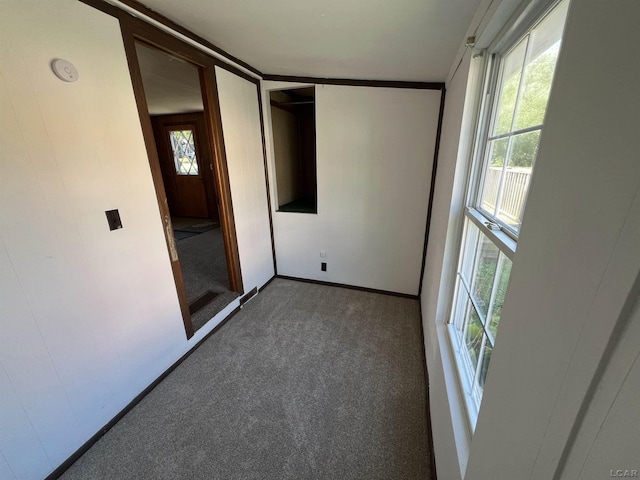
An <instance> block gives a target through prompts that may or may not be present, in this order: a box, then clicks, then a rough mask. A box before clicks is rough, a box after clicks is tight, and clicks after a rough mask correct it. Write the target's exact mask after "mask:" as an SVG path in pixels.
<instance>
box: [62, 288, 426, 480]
mask: <svg viewBox="0 0 640 480" xmlns="http://www.w3.org/2000/svg"><path fill="white" fill-rule="evenodd" d="M423 361H424V360H423V351H422V345H421V334H420V316H419V311H418V302H417V301H416V300H411V299H404V298H397V297H391V296H386V295H380V294H374V293H368V292H360V291H354V290H347V289H342V288H336V287H328V286H321V285H313V284H308V283H301V282H295V281H291V280H284V279H276V280H274V281H273V282H272V283H271V284H270V285H269V286H268V287H267V288H266V289H265V290H264V291H263V292H261V293H260V294H259V295H258V296H256V297H255V298H254V299H252V300H251V301H250V302H248V303H247V304H246V305H245V306H244V308H243V309H242V311H241V312H240V313H238V314H237V315H236V316H235V317H233V318H232V319H231V320H230V321H229V322H228V323H227V324H226V325H225V326H223V327H222V328H221V329H220V330H219V331H218V332H216V333H215V334H214V335H212V336H211V337H210V338H209V339H207V340H206V341H205V342H204V343H203V344H202V345H201V346H200V347H199V348H198V349H197V350H196V351H195V352H194V353H193V354H192V355H191V356H190V357H189V358H187V359H186V360H185V361H184V362H183V363H182V364H181V365H180V366H179V367H178V368H177V369H176V370H175V371H174V372H173V373H171V374H170V375H169V376H168V377H167V378H166V379H165V380H164V381H163V382H162V383H160V384H159V385H158V386H157V387H156V388H155V389H154V390H153V391H152V392H151V393H150V394H149V395H147V396H146V397H145V398H144V399H143V400H142V401H141V402H140V403H139V404H138V405H137V406H136V407H135V408H134V409H132V410H131V411H130V412H129V413H128V414H127V415H126V416H125V417H124V418H123V419H122V420H121V421H120V422H119V423H118V424H117V425H116V426H115V427H114V428H112V429H111V430H110V431H109V432H107V434H106V435H105V436H104V437H102V439H101V440H99V441H98V442H97V443H96V444H95V445H94V446H93V447H92V448H91V449H90V450H89V451H88V452H87V453H86V454H85V455H84V456H83V457H82V458H80V459H79V460H78V461H77V462H76V463H75V464H74V465H72V466H71V468H70V469H69V470H67V472H66V473H65V474H64V475H63V476H62V478H63V479H66V480H72V479H82V480H86V479H154V480H155V479H225V480H234V479H238V480H239V479H256V480H258V479H260V480H269V479H274V480H275V479H323V480H325V479H354V480H356V479H363V480H364V479H366V480H372V479H384V480H391V479H427V480H429V479H431V478H432V477H431V476H430V469H429V465H430V455H431V453H430V451H429V441H428V435H429V433H428V431H427V419H426V404H425V402H426V399H425V388H426V387H425V378H424V370H423Z"/></svg>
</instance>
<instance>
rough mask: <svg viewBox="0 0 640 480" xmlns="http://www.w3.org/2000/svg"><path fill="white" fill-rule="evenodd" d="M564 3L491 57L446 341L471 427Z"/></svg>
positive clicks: (508, 269) (497, 321)
mask: <svg viewBox="0 0 640 480" xmlns="http://www.w3.org/2000/svg"><path fill="white" fill-rule="evenodd" d="M567 3H568V2H567V1H566V0H565V1H564V2H561V3H559V4H557V5H556V6H555V7H554V8H553V9H551V10H550V11H549V12H547V13H546V14H545V15H544V16H543V17H542V18H541V19H540V20H539V21H538V22H537V23H536V24H534V25H533V27H531V28H530V29H529V30H528V31H527V32H526V34H525V35H522V36H520V37H518V39H517V40H516V41H515V42H513V43H512V44H511V45H510V47H509V48H507V49H506V50H503V51H502V52H498V51H496V52H492V55H491V60H490V61H489V64H488V70H487V75H486V80H485V88H484V91H485V92H487V94H486V95H484V100H483V101H484V102H485V104H484V105H483V108H482V110H481V111H482V112H484V113H483V115H482V117H483V118H482V119H481V121H480V125H482V126H483V127H479V129H480V130H479V134H478V139H479V140H478V142H477V146H476V151H475V152H474V159H473V165H472V172H473V173H472V178H471V181H470V188H469V194H468V196H467V209H466V212H465V219H464V228H463V234H462V242H461V248H460V254H459V261H458V271H457V277H456V286H455V290H454V298H453V305H452V313H451V319H450V325H449V332H450V338H451V342H452V345H453V349H454V352H455V356H456V364H457V367H458V373H459V377H460V382H461V386H462V389H463V392H464V396H465V401H466V405H467V411H468V413H469V419H470V423H471V425H472V428H475V420H476V417H477V414H478V410H479V407H480V402H481V400H482V393H483V390H484V383H485V380H486V376H487V371H488V368H489V365H490V362H491V354H492V352H493V347H494V342H495V338H496V335H497V333H498V327H499V324H500V317H501V313H502V305H503V303H504V299H505V295H506V292H507V286H508V283H509V276H510V273H511V261H512V259H513V254H514V252H515V249H516V246H517V240H518V234H519V232H520V226H521V225H522V215H523V212H524V209H525V206H526V201H527V194H528V190H529V184H530V179H531V174H532V172H533V169H534V167H535V160H536V155H537V151H538V143H539V141H540V134H541V132H542V130H543V121H544V116H545V111H546V107H547V103H548V99H549V93H550V90H551V83H552V80H553V74H554V70H555V65H556V60H557V58H558V52H559V50H560V41H561V36H562V29H563V26H564V19H565V16H566V8H567Z"/></svg>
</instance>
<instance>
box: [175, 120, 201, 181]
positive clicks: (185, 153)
mask: <svg viewBox="0 0 640 480" xmlns="http://www.w3.org/2000/svg"><path fill="white" fill-rule="evenodd" d="M169 140H170V143H171V151H172V153H173V161H174V164H175V167H176V173H177V174H178V175H198V160H197V158H196V147H195V143H194V141H193V130H171V131H170V132H169Z"/></svg>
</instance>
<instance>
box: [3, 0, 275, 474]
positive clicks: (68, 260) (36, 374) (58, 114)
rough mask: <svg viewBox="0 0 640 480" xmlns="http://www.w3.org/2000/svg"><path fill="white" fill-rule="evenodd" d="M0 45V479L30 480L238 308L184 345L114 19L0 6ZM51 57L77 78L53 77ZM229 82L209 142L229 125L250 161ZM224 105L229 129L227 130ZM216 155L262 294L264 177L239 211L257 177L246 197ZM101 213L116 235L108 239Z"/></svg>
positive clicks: (75, 6) (257, 140)
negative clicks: (114, 223)
mask: <svg viewBox="0 0 640 480" xmlns="http://www.w3.org/2000/svg"><path fill="white" fill-rule="evenodd" d="M69 19H73V21H71V22H70V21H69ZM60 25H64V26H65V28H60ZM0 44H2V45H3V48H2V49H0V478H2V479H5V478H7V479H12V478H17V479H21V480H22V479H40V478H43V477H45V476H46V475H47V474H49V473H50V472H51V471H53V470H54V469H55V468H56V467H57V466H58V465H60V464H61V463H62V462H63V461H64V460H66V459H67V458H68V457H69V456H70V455H71V454H72V453H73V452H74V451H75V450H76V449H78V448H79V447H80V446H81V445H82V444H83V443H84V442H86V441H87V440H88V439H89V438H90V437H91V436H92V435H94V434H95V433H96V432H97V431H98V430H99V429H100V428H102V427H103V426H104V425H105V424H106V423H107V422H108V421H109V420H110V419H111V418H113V416H114V415H116V414H117V413H118V412H119V411H120V410H121V409H122V408H123V407H124V406H126V405H127V404H128V403H129V402H130V401H131V400H132V399H133V398H134V397H135V396H136V395H138V394H139V393H140V392H141V391H142V390H143V389H144V388H146V387H147V386H148V385H149V384H150V383H151V382H153V381H154V380H155V379H156V378H157V377H158V375H160V374H161V373H162V372H163V371H164V370H166V369H167V368H168V367H169V366H170V365H171V364H172V363H174V362H175V361H176V360H177V359H178V358H179V357H180V356H181V355H182V354H184V353H185V352H186V351H187V350H188V349H189V348H191V347H192V346H193V345H194V344H195V343H196V342H198V341H199V340H200V339H201V338H202V337H203V336H204V335H206V334H207V333H208V332H210V331H211V329H213V328H214V327H215V326H216V325H217V324H218V323H219V322H220V321H221V320H222V319H223V318H225V317H226V316H227V315H228V314H229V313H230V312H231V311H232V310H233V309H234V308H235V307H236V306H237V305H238V300H235V301H234V302H232V303H231V304H229V305H228V306H227V307H226V308H225V309H224V310H223V311H222V312H220V313H219V314H218V315H216V317H215V318H214V319H212V320H211V321H210V322H208V323H207V325H205V326H204V327H203V328H201V329H200V330H198V332H196V334H195V335H194V336H193V337H192V338H191V339H190V340H189V341H187V340H186V335H185V331H184V326H183V323H182V317H181V314H180V308H179V304H178V298H177V294H176V289H175V285H174V281H173V276H172V272H171V266H170V263H169V258H168V252H167V247H166V244H165V240H164V234H163V228H162V223H161V219H160V215H159V212H158V206H157V202H156V197H155V192H154V187H153V182H152V178H151V174H150V170H149V162H148V159H147V154H146V150H145V145H144V141H143V137H142V132H141V128H140V121H139V117H138V112H137V109H136V104H135V99H134V96H133V90H132V87H131V79H130V76H129V71H128V67H127V61H126V58H125V53H124V48H123V45H122V37H121V33H120V29H119V25H118V22H117V20H116V19H114V18H112V17H110V16H108V15H106V14H103V13H101V12H99V11H97V10H95V9H93V8H91V7H89V6H87V5H84V4H82V3H80V2H78V1H76V0H60V1H58V2H55V3H54V2H49V1H46V0H40V1H38V0H30V1H29V2H23V1H19V0H15V1H13V0H12V1H4V2H3V3H2V15H1V16H0ZM54 58H65V59H67V60H69V61H71V62H73V63H74V65H75V66H76V67H77V68H78V71H79V74H80V77H79V80H78V81H77V82H75V83H64V82H62V81H60V80H59V79H57V78H56V77H55V76H54V74H53V73H52V72H51V70H50V67H49V64H50V62H51V60H52V59H54ZM220 77H221V78H225V77H224V75H220ZM227 80H229V79H227ZM234 82H235V80H234V79H231V80H230V81H228V82H227V83H224V84H222V83H221V85H220V87H221V92H220V94H221V97H222V98H223V99H224V100H225V101H226V102H227V103H225V105H227V108H224V107H223V112H224V113H223V114H226V117H225V118H224V119H223V120H224V123H225V128H226V132H225V133H228V132H233V130H234V128H236V127H235V126H234V124H233V123H231V122H235V121H236V120H237V121H238V122H244V123H242V124H241V125H242V126H243V127H242V128H245V131H244V134H245V135H246V138H245V141H246V142H247V143H248V144H249V145H251V149H252V150H251V152H254V151H256V147H255V146H256V145H260V144H261V137H260V130H259V124H258V128H257V129H256V126H255V121H256V119H257V118H258V116H257V111H258V103H257V96H256V87H255V86H252V88H253V97H251V96H250V95H249V96H247V95H245V93H246V92H245V90H243V89H244V86H242V87H240V88H239V89H238V86H237V85H236V84H235V83H234ZM238 99H240V101H241V102H243V101H244V102H245V104H242V103H240V104H241V105H243V109H244V110H243V112H241V115H244V116H242V117H241V118H239V119H234V118H231V120H230V119H229V115H228V110H229V109H228V105H229V102H231V103H232V105H234V103H233V102H236V103H237V101H238ZM251 101H252V102H253V103H251ZM245 116H246V118H247V120H246V121H245V120H244V119H245ZM246 125H250V127H246ZM229 141H230V143H232V139H230V140H229ZM259 150H260V152H259V156H260V158H261V157H262V152H261V147H260V148H259ZM228 152H230V158H231V159H232V162H231V166H230V170H231V171H230V175H231V182H232V189H234V195H235V196H234V205H237V208H236V210H235V214H236V218H237V223H238V226H239V237H240V240H241V241H242V242H243V243H242V245H241V249H240V260H241V264H242V268H243V274H244V275H245V277H244V280H245V287H246V286H247V285H251V286H253V285H262V284H263V283H264V281H265V278H266V279H268V278H267V277H268V276H269V275H270V274H272V269H271V272H269V269H268V268H263V265H264V264H265V263H268V264H270V262H271V248H270V246H269V247H268V248H266V247H264V245H263V244H265V242H266V244H267V245H269V242H270V240H269V234H268V216H267V206H266V198H265V197H266V194H264V192H265V188H266V187H265V183H264V174H262V177H261V182H262V183H261V184H260V185H261V188H262V192H263V197H262V198H261V202H262V205H264V206H263V208H262V210H261V211H258V212H253V211H249V210H250V209H251V208H252V207H251V205H249V206H248V205H247V200H244V199H243V196H246V197H248V198H249V199H250V201H252V200H251V199H253V198H254V197H252V195H253V194H252V193H251V192H253V190H251V189H252V188H254V187H255V191H256V192H258V191H259V188H258V187H257V186H255V185H258V183H259V181H260V179H258V180H256V182H253V183H250V185H249V186H247V184H245V182H252V179H251V178H250V177H249V178H246V177H243V176H242V175H238V171H239V170H240V171H241V170H242V168H247V167H242V165H245V164H244V163H243V162H245V159H244V158H242V157H240V158H239V159H238V155H237V147H235V148H234V146H233V144H232V145H231V148H229V149H228ZM251 158H252V160H253V159H254V157H251ZM256 164H257V161H256ZM238 165H239V166H238ZM263 170H264V169H263V168H262V163H260V169H259V170H258V173H256V174H255V175H259V172H263ZM255 195H258V193H256V194H255ZM255 195H254V196H255ZM243 202H244V203H243ZM114 208H117V209H119V210H120V215H121V217H122V223H123V226H124V228H123V229H121V230H116V231H113V232H110V231H109V230H108V227H107V221H106V218H105V214H104V212H105V210H110V209H114ZM254 224H255V225H254ZM265 224H266V225H267V230H266V232H267V233H266V234H265ZM252 232H255V235H256V238H257V240H256V242H255V245H256V251H253V250H252V249H247V244H248V241H249V240H248V238H249V236H250V235H252ZM267 250H268V251H267ZM256 255H259V256H260V259H259V260H257V259H256ZM263 258H266V259H267V260H263ZM253 261H255V262H256V264H257V266H254V264H253V263H252V262H253Z"/></svg>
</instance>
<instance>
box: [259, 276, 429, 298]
mask: <svg viewBox="0 0 640 480" xmlns="http://www.w3.org/2000/svg"><path fill="white" fill-rule="evenodd" d="M276 278H283V279H285V280H295V281H296V282H305V283H314V284H316V285H326V286H327V287H339V288H348V289H350V290H359V291H361V292H369V293H379V294H381V295H391V296H392V297H401V298H410V299H411V300H419V299H420V297H419V296H418V295H409V294H408V293H398V292H390V291H388V290H377V289H375V288H367V287H358V286H357V285H345V284H343V283H334V282H325V281H322V280H313V279H310V278H298V277H289V276H287V275H276ZM270 281H271V280H270Z"/></svg>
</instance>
